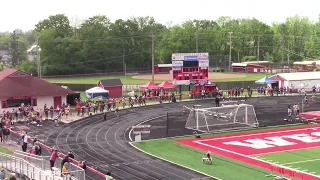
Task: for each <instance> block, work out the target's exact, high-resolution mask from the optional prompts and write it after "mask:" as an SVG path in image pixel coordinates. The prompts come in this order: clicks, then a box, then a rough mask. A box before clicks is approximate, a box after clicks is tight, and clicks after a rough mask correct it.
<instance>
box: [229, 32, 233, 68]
mask: <svg viewBox="0 0 320 180" xmlns="http://www.w3.org/2000/svg"><path fill="white" fill-rule="evenodd" d="M232 33H233V32H229V45H230V49H229V72H231V49H232Z"/></svg>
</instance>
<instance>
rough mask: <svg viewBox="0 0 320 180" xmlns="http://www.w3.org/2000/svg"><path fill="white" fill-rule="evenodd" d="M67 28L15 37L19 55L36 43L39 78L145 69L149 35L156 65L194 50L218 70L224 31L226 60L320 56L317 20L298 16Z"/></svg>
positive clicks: (101, 21)
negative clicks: (269, 22) (205, 54)
mask: <svg viewBox="0 0 320 180" xmlns="http://www.w3.org/2000/svg"><path fill="white" fill-rule="evenodd" d="M70 24H72V23H70V21H69V19H68V18H67V17H66V16H65V15H63V14H57V15H54V16H49V17H48V18H47V19H44V20H42V21H40V22H39V23H38V24H37V25H36V26H35V29H34V30H33V31H29V32H19V33H18V34H21V35H19V38H18V41H19V44H22V45H21V46H19V47H21V52H25V51H22V49H25V47H28V46H31V45H33V44H34V43H35V41H36V39H37V38H39V45H40V47H41V62H42V64H41V66H42V72H43V73H44V75H56V74H83V73H98V72H111V71H117V72H119V71H123V67H124V63H125V64H126V65H127V69H129V70H130V69H140V70H142V69H149V70H150V68H151V57H152V52H151V47H152V37H153V36H154V37H155V39H154V44H155V60H156V63H171V54H172V53H177V52H182V53H184V52H196V51H197V50H198V51H199V52H209V54H210V58H211V59H210V63H211V64H212V65H213V66H215V67H219V66H222V65H223V64H226V63H227V61H228V60H227V59H228V58H227V59H226V58H220V57H228V55H229V48H230V44H229V41H230V37H229V32H233V33H232V37H231V40H232V49H231V53H232V54H231V55H232V59H239V60H240V59H241V60H242V61H248V60H250V61H254V60H268V61H270V62H272V63H274V64H281V65H282V64H286V63H287V54H289V62H291V61H293V60H305V59H307V60H308V59H314V58H318V57H320V53H319V52H318V49H319V48H320V46H319V44H320V36H319V34H320V20H319V21H318V22H316V23H312V22H311V21H310V20H309V19H308V18H305V17H299V16H293V17H289V18H288V19H287V20H286V21H285V22H283V23H273V24H272V25H271V26H269V25H267V24H265V23H264V22H261V21H259V20H258V19H255V18H243V19H233V18H231V17H227V16H225V17H220V18H219V19H217V20H215V21H213V20H189V21H185V22H184V23H182V24H180V25H163V24H160V23H158V22H156V21H155V20H154V18H152V17H132V18H130V19H126V20H124V19H118V20H116V21H114V22H111V20H110V19H109V18H108V17H107V16H104V15H97V16H93V17H90V18H88V19H87V20H85V21H83V22H81V23H79V22H77V23H76V25H70ZM12 47H15V46H14V44H13V43H12V38H11V36H10V34H8V33H2V34H0V48H2V49H7V50H9V51H10V52H11V51H12V49H14V48H12ZM22 47H23V48H22ZM12 52H13V51H12ZM15 52H18V51H15ZM19 52H20V51H19ZM21 54H22V53H21ZM258 55H259V57H258ZM22 57H23V55H21V57H20V58H17V59H19V61H17V62H16V64H20V65H21V68H23V69H24V70H27V71H31V70H32V71H34V70H35V67H36V65H35V64H34V62H32V63H29V62H24V61H23V58H22ZM20 59H21V60H20ZM19 67H20V66H19ZM33 73H34V72H33Z"/></svg>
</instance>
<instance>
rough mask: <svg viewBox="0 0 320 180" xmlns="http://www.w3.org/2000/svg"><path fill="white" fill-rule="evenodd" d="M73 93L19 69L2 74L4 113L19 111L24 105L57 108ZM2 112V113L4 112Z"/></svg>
mask: <svg viewBox="0 0 320 180" xmlns="http://www.w3.org/2000/svg"><path fill="white" fill-rule="evenodd" d="M68 94H74V92H73V91H71V90H68V89H65V88H62V87H60V86H58V85H55V84H51V83H49V82H47V81H44V80H42V79H40V78H38V77H34V76H32V75H30V74H28V73H26V72H23V71H20V70H18V69H5V70H3V71H1V72H0V100H1V108H0V110H2V111H11V110H12V109H17V108H18V107H19V106H20V105H21V104H22V103H24V104H25V105H31V106H33V107H34V109H43V107H44V105H45V104H46V105H47V107H48V108H49V107H50V106H53V107H54V108H56V107H57V106H60V107H61V105H62V104H63V103H66V96H67V95H68ZM2 111H1V112H2Z"/></svg>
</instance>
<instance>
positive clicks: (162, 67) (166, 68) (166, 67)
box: [154, 64, 172, 74]
mask: <svg viewBox="0 0 320 180" xmlns="http://www.w3.org/2000/svg"><path fill="white" fill-rule="evenodd" d="M171 70H172V64H157V65H155V66H154V73H155V74H159V73H170V71H171Z"/></svg>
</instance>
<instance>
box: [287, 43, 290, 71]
mask: <svg viewBox="0 0 320 180" xmlns="http://www.w3.org/2000/svg"><path fill="white" fill-rule="evenodd" d="M287 51H288V54H287V58H288V67H289V64H290V54H289V53H290V46H289V42H288V50H287Z"/></svg>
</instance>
